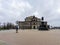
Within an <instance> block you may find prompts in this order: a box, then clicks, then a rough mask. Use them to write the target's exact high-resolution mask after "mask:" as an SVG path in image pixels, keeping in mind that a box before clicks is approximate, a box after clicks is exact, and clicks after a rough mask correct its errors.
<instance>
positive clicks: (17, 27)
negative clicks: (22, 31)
mask: <svg viewBox="0 0 60 45" xmlns="http://www.w3.org/2000/svg"><path fill="white" fill-rule="evenodd" d="M18 29H19V26H18V25H16V33H18Z"/></svg>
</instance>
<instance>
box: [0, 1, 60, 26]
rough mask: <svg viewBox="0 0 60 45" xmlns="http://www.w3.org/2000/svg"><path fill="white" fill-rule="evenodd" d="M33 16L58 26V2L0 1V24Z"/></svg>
mask: <svg viewBox="0 0 60 45" xmlns="http://www.w3.org/2000/svg"><path fill="white" fill-rule="evenodd" d="M33 15H35V16H36V17H38V18H41V17H42V16H43V17H45V20H46V21H47V22H48V24H50V25H52V26H60V0H0V22H13V23H14V22H16V21H17V20H20V21H22V20H24V18H25V17H28V16H33Z"/></svg>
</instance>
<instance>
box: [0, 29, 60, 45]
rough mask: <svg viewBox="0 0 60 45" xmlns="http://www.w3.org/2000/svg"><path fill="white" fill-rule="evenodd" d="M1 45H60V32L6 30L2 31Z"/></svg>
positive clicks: (0, 34) (0, 32)
mask: <svg viewBox="0 0 60 45" xmlns="http://www.w3.org/2000/svg"><path fill="white" fill-rule="evenodd" d="M0 45H60V30H58V29H57V30H50V31H38V30H33V29H32V30H30V29H27V30H21V29H20V30H19V33H16V30H5V31H0Z"/></svg>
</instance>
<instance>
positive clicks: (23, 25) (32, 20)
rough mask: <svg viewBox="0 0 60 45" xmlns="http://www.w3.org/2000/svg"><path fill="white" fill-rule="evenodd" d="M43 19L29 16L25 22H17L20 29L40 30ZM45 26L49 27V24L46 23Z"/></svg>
mask: <svg viewBox="0 0 60 45" xmlns="http://www.w3.org/2000/svg"><path fill="white" fill-rule="evenodd" d="M41 22H42V19H40V18H37V17H35V16H29V17H26V18H25V21H17V24H18V25H19V28H20V29H38V28H39V26H40V25H41ZM44 24H45V25H47V22H46V21H44Z"/></svg>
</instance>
